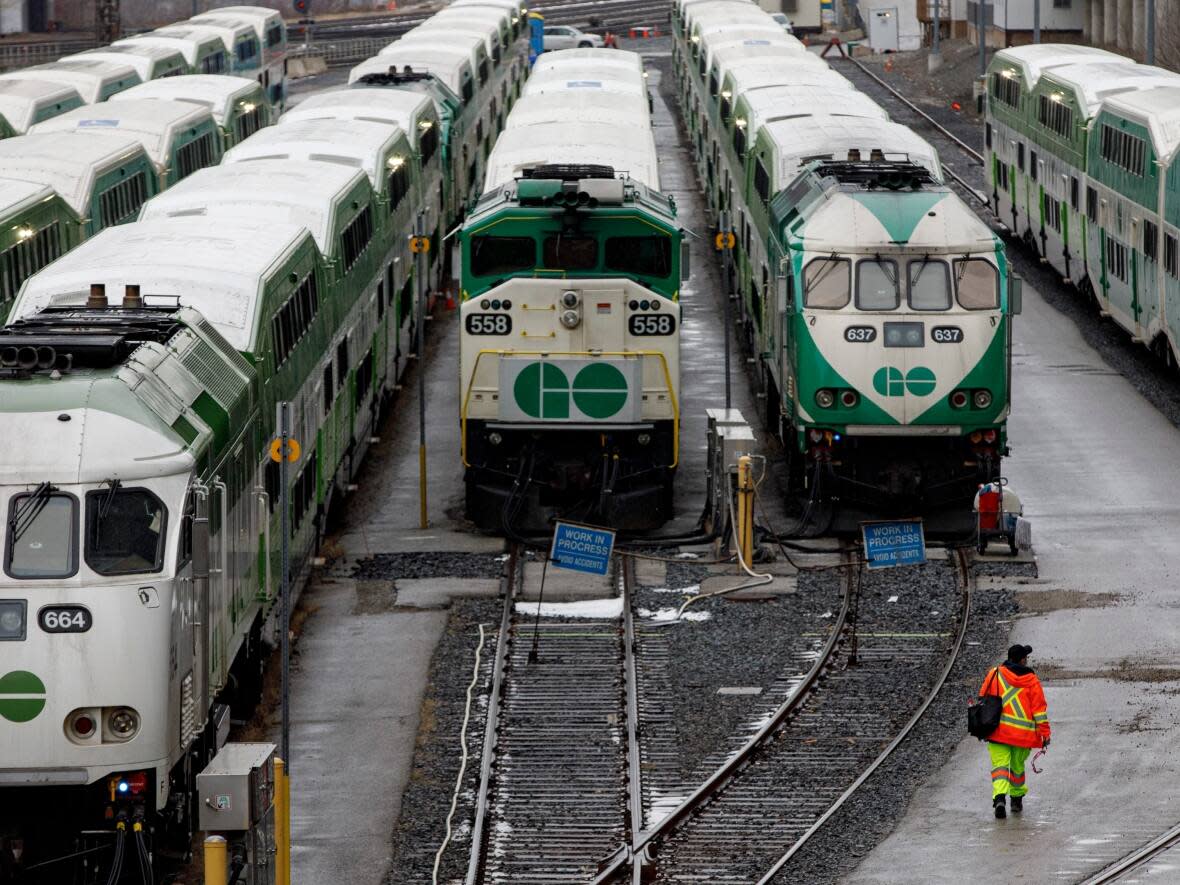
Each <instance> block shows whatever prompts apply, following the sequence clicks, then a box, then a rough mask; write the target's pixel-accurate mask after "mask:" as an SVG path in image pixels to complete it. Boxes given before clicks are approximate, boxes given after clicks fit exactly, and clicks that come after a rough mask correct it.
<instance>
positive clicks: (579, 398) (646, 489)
mask: <svg viewBox="0 0 1180 885" xmlns="http://www.w3.org/2000/svg"><path fill="white" fill-rule="evenodd" d="M487 168H488V172H487V177H486V179H485V182H484V190H485V193H484V195H483V197H482V198H481V199H480V201H479V202H478V203H477V204H476V206H475V207H474V208H473V209H472V211H471V212H470V213H469V215H468V218H467V220H466V222H465V224H464V226H463V229H462V231H461V232H460V234H459V241H460V246H461V252H462V299H463V304H462V307H461V313H462V323H463V326H462V330H461V336H462V345H461V356H460V397H461V399H460V402H461V413H460V423H461V431H462V458H463V465H464V468H465V470H466V487H467V514H468V517H469V518H471V519H472V520H474V521H475V522H476V523H477V524H479V525H480V526H482V527H486V528H495V529H506V530H508V531H512V530H516V529H537V528H541V527H544V526H545V525H546V524H547V522H548V520H549V519H550V518H551V517H554V516H557V515H563V516H567V517H574V518H582V519H589V520H594V521H598V522H602V523H605V524H609V525H613V526H616V527H619V528H625V529H642V528H650V527H652V526H656V525H659V524H661V523H662V522H664V521H665V520H667V519H668V518H669V517H670V516H671V502H672V480H673V476H674V472H675V469H676V465H677V462H678V460H679V454H680V441H679V416H680V367H679V362H680V308H679V304H678V297H679V290H680V284H681V280H682V278H683V277H684V276H685V275H686V274H687V261H686V257H685V256H683V255H682V231H681V230H680V228H679V227H678V226H677V223H676V207H675V204H674V203H673V201H672V200H671V199H670V198H669V197H667V196H665V195H663V194H661V193H660V192H659V180H658V172H657V161H656V151H655V141H654V138H653V137H652V132H651V113H650V109H649V103H648V96H647V91H646V87H645V83H644V76H643V71H642V64H641V62H640V60H639V58H638V57H637V56H634V55H632V54H631V53H623V52H618V51H606V52H604V51H601V50H566V51H562V52H555V53H546V54H545V55H544V56H543V57H542V59H541V61H540V62H539V63H538V65H537V67H536V69H535V70H534V71H533V73H532V75H531V76H530V78H529V81H528V84H527V85H526V87H525V90H524V94H523V96H522V98H521V99H520V101H519V102H518V103H517V105H516V107H515V108H514V109H513V111H512V113H511V114H510V115H509V117H508V120H507V122H506V125H505V130H504V132H503V134H502V135H501V136H500V138H499V140H498V141H497V143H496V146H495V148H494V149H493V151H492V153H491V156H490V157H489V158H488V162H487Z"/></svg>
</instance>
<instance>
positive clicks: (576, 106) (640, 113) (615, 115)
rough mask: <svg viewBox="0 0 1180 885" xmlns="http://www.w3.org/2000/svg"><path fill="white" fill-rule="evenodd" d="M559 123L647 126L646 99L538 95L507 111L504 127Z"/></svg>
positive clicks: (586, 93) (599, 93) (585, 93)
mask: <svg viewBox="0 0 1180 885" xmlns="http://www.w3.org/2000/svg"><path fill="white" fill-rule="evenodd" d="M562 120H581V121H583V122H585V123H600V124H601V123H615V122H616V121H617V122H618V123H619V124H623V123H624V121H628V122H629V123H630V124H631V125H636V126H649V125H651V124H650V120H651V111H650V110H649V109H648V106H647V99H646V98H645V97H644V96H642V95H638V94H632V93H619V92H610V91H607V90H596V89H571V90H568V91H564V92H539V93H537V94H535V95H529V96H526V97H525V98H524V99H522V100H521V101H518V102H517V103H516V104H515V105H514V106H513V108H512V110H511V112H509V114H508V120H507V123H506V124H505V125H506V126H507V128H509V129H511V128H513V127H515V126H529V125H532V124H534V123H556V122H560V121H562Z"/></svg>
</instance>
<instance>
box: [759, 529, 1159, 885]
mask: <svg viewBox="0 0 1180 885" xmlns="http://www.w3.org/2000/svg"><path fill="white" fill-rule="evenodd" d="M951 559H952V561H954V562H955V565H956V569H957V570H958V571H959V576H960V583H961V585H962V589H963V597H962V602H961V604H960V609H961V611H962V615H961V617H960V618H959V630H958V633H957V634H956V636H955V644H954V646H953V647H952V648H951V653H950V656H949V657H948V658H947V662H946V665H945V666H944V667H943V669H942V673H941V674H939V677H938V679H937V680H936V681H935V683H934V686H933V687H932V688H931V689H930V691H929V693H928V694H927V695H926V699H925V700H924V701H923V702H922V706H920V707H919V708H918V709H917V710H916V711H915V712H914V715H913V716H911V717H910V720H909V721H908V722H907V723H906V724H905V725H904V726H902V729H901V731H900V732H898V734H897V736H896V737H894V739H893V740H892V741H890V743H889V746H887V747H886V748H885V749H884V750H882V751H881V753H880V755H878V756H877V758H876V759H874V760H873V761H872V763H871V764H870V765H869V767H868V768H866V769H865V770H864V771H863V772H861V774H860V777H858V778H857V779H856V780H854V781H853V782H852V784H851V785H850V786H849V787H848V789H847V790H845V791H844V792H843V793H841V794H840V796H839V797H838V798H837V799H836V801H835V802H833V803H832V805H831V806H830V807H829V808H828V810H827V811H825V812H824V813H823V814H822V815H821V816H820V817H819V819H818V820H816V822H815V823H813V824H812V825H811V826H810V827H808V829H807V831H806V832H804V833H803V835H802V836H800V837H799V838H798V839H797V840H796V841H795V844H793V845H792V846H791V847H790V848H789V849H788V850H787V852H786V853H785V854H784V855H783V856H782V857H781V858H779V859H778V861H777V862H776V863H775V864H774V865H773V866H772V867H771V868H770V870H768V871H767V873H766V874H765V875H764V876H763V877H762V878H761V879H759V880H758V885H769V883H770V882H771V881H773V879H774V877H775V876H777V875H778V874H779V873H780V872H781V871H782V869H783V867H785V866H786V865H787V864H788V863H789V862H790V861H791V858H793V857H794V856H795V855H796V854H798V853H799V851H800V850H801V849H802V848H803V846H804V845H806V844H807V842H808V841H809V840H810V839H811V837H812V836H814V835H815V834H816V833H818V832H819V830H820V829H821V828H822V827H823V825H824V824H826V823H827V822H828V821H829V820H830V819H831V818H832V816H833V815H834V814H835V813H836V812H837V811H839V810H840V808H841V806H843V805H844V803H845V802H847V801H848V800H849V799H850V798H852V796H853V795H854V794H855V793H856V791H857V790H859V789H860V788H861V786H862V785H863V784H864V783H865V781H867V780H868V779H869V778H870V777H872V775H873V773H874V772H875V771H876V770H877V769H878V768H880V767H881V765H882V763H884V762H885V760H886V759H888V758H889V757H890V756H891V755H892V754H893V751H894V750H896V749H897V748H898V747H899V746H900V745H901V743H902V741H904V740H905V739H906V738H907V737H908V736H909V734H910V732H912V731H913V730H914V728H915V727H916V726H917V724H918V722H920V721H921V719H922V717H923V716H924V715H926V711H927V710H928V709H929V708H930V705H931V704H933V703H934V700H935V698H937V697H938V695H939V692H941V691H942V688H943V686H944V685H946V681H947V679H948V678H949V677H950V675H951V670H952V669H953V668H954V666H955V663H956V662H957V661H958V659H959V652H960V651H961V650H962V648H963V639H964V637H965V636H966V635H967V623H968V621H969V620H970V618H971V565H970V561H969V558H968V556H967V553H966V551H964V550H963V549H962V548H959V549H957V550H955V551H954V554H953V555H952V556H951ZM1178 838H1180V836H1178Z"/></svg>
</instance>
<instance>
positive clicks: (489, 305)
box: [479, 298, 492, 310]
mask: <svg viewBox="0 0 1180 885" xmlns="http://www.w3.org/2000/svg"><path fill="white" fill-rule="evenodd" d="M479 306H480V307H481V308H482V309H483V310H491V309H492V301H491V299H490V298H485V299H483V301H481V302H480V303H479Z"/></svg>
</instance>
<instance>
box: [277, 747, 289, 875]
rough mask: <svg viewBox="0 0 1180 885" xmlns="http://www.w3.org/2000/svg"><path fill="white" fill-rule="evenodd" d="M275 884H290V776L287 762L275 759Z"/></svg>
mask: <svg viewBox="0 0 1180 885" xmlns="http://www.w3.org/2000/svg"><path fill="white" fill-rule="evenodd" d="M275 847H276V848H277V849H278V852H277V854H276V858H277V860H278V864H277V866H278V869H276V870H275V885H291V776H290V775H288V774H287V764H286V763H285V762H283V760H282V759H278V758H276V759H275Z"/></svg>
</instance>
